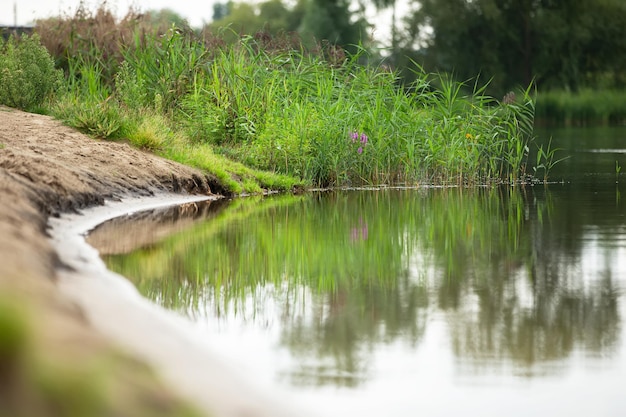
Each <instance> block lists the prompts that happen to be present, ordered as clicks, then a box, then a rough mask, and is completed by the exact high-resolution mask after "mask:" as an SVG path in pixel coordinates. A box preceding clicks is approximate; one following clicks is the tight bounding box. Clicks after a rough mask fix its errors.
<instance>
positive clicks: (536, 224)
mask: <svg viewBox="0 0 626 417" xmlns="http://www.w3.org/2000/svg"><path fill="white" fill-rule="evenodd" d="M540 134H541V135H542V137H547V136H548V134H547V133H545V132H543V133H540ZM550 134H552V135H553V137H554V140H553V146H558V147H562V148H564V149H565V151H564V153H563V154H568V155H571V158H570V159H568V160H566V161H564V162H563V163H561V164H560V165H559V166H558V167H557V168H555V170H554V171H553V173H552V176H551V177H552V179H553V180H556V181H557V183H554V184H550V185H549V186H548V187H544V186H534V187H526V188H502V189H497V188H496V189H483V188H479V189H474V190H467V189H437V188H433V189H420V190H382V191H374V190H372V191H350V192H332V193H331V192H329V193H316V194H312V195H306V196H282V197H273V198H249V199H237V200H234V201H232V202H219V203H215V202H213V203H209V204H205V205H186V206H183V207H180V208H176V209H170V210H168V211H166V212H158V213H147V214H143V215H142V216H141V219H139V220H133V222H134V223H135V224H138V225H139V226H138V227H139V229H140V230H142V231H143V232H142V233H132V232H131V233H129V227H131V225H130V224H129V223H128V222H127V221H125V220H118V221H116V222H112V223H109V224H107V225H105V226H103V227H102V228H100V230H98V231H96V232H95V233H94V235H93V236H92V240H93V241H94V242H95V243H94V244H96V245H98V241H100V242H103V241H104V239H105V238H101V236H105V237H107V236H108V238H109V240H113V241H114V242H118V241H121V239H117V238H116V237H115V236H117V235H124V236H129V235H132V236H139V235H148V236H143V237H142V238H141V239H140V240H141V242H138V243H136V244H141V245H142V247H141V248H139V249H137V250H135V251H133V252H132V253H130V254H127V255H121V254H116V252H119V251H122V246H120V248H116V247H115V245H110V244H107V245H104V244H102V243H100V245H101V247H103V245H104V246H106V248H105V249H104V252H107V253H109V255H107V256H105V260H106V262H107V264H108V266H109V267H110V268H111V269H112V270H115V271H118V272H120V273H122V274H123V275H125V276H127V277H128V278H129V279H130V280H132V281H133V282H134V283H135V284H136V285H137V287H138V288H139V290H140V291H141V292H142V293H143V294H145V295H146V296H147V297H149V298H151V299H153V300H155V301H156V302H157V303H160V304H162V305H164V306H166V307H168V308H171V309H173V310H176V311H178V312H179V313H180V314H183V315H186V316H188V317H189V318H190V319H191V320H193V321H195V322H196V323H197V324H198V326H199V327H200V328H201V329H202V331H203V332H206V333H207V334H208V335H209V337H211V338H212V340H213V341H214V344H215V346H217V347H218V348H219V349H221V350H222V351H223V352H226V354H227V355H230V356H231V357H232V358H233V359H234V360H235V361H236V362H237V363H239V364H240V365H241V367H242V368H243V369H246V370H247V372H249V373H253V374H254V375H255V377H256V378H257V379H258V380H260V381H263V382H264V383H267V384H271V385H272V386H275V387H276V390H278V391H282V392H284V393H285V395H288V396H289V397H290V398H293V399H294V400H295V401H299V402H300V403H304V404H310V408H311V409H313V410H317V411H318V414H319V415H320V416H359V417H361V416H372V417H374V416H376V417H379V416H398V417H404V416H416V415H428V416H456V415H461V414H466V415H467V414H469V415H481V416H502V415H509V416H511V415H512V416H528V415H541V416H552V415H566V414H565V413H567V415H570V416H588V415H594V416H623V415H626V396H625V395H624V381H626V343H625V342H626V340H625V339H626V336H625V335H626V332H625V331H624V323H623V321H624V318H625V317H626V298H625V296H624V293H625V291H626V202H625V199H626V174H624V173H622V175H621V176H619V177H617V176H616V168H615V167H616V165H615V162H616V161H618V164H619V165H620V166H623V167H624V171H626V129H625V128H614V129H595V130H594V129H585V130H559V131H552V132H550ZM616 180H617V181H618V183H616ZM171 227H174V228H177V229H180V230H179V231H178V232H177V233H174V234H170V235H169V236H168V237H166V238H164V239H160V240H158V241H157V240H155V239H154V238H153V237H150V236H152V235H160V234H161V231H162V230H168V229H169V228H171ZM146 230H147V231H149V232H150V233H146ZM151 233H152V235H151ZM111 237H113V239H111Z"/></svg>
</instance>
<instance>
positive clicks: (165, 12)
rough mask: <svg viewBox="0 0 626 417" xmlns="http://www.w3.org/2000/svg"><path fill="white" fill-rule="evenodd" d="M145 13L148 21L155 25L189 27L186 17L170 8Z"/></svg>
mask: <svg viewBox="0 0 626 417" xmlns="http://www.w3.org/2000/svg"><path fill="white" fill-rule="evenodd" d="M146 15H147V16H148V21H149V22H150V23H151V24H152V25H153V26H156V27H171V26H172V25H174V26H176V27H179V28H186V27H189V22H187V19H185V18H184V17H182V16H181V15H179V14H178V13H176V12H175V11H173V10H172V9H167V8H165V9H160V10H150V11H148V12H147V13H146Z"/></svg>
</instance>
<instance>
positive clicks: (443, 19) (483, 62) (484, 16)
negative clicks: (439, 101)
mask: <svg viewBox="0 0 626 417" xmlns="http://www.w3.org/2000/svg"><path fill="white" fill-rule="evenodd" d="M420 6H421V7H420V8H417V9H416V11H415V12H414V13H413V14H412V15H410V16H409V17H408V18H407V19H406V20H405V23H406V29H407V33H406V35H407V38H406V39H405V41H404V42H405V44H406V45H407V49H408V50H409V53H411V54H412V55H413V56H414V58H415V59H418V60H419V61H420V62H422V63H423V64H424V65H425V66H426V67H427V68H429V69H431V70H433V69H437V70H439V71H445V72H454V74H455V75H456V76H458V77H459V78H460V79H467V78H470V77H473V76H474V75H476V74H479V73H480V74H485V75H486V76H487V77H490V78H492V79H493V81H492V83H491V88H492V91H494V92H495V93H497V94H498V95H499V94H504V93H505V92H506V91H507V90H509V89H511V88H513V87H514V86H518V85H528V84H529V83H530V82H531V81H533V80H534V81H535V82H536V84H537V85H538V87H539V89H540V90H543V89H548V88H556V89H565V90H572V91H577V90H578V89H580V88H584V87H588V88H607V87H609V88H610V87H623V86H624V85H626V58H624V57H625V56H626V26H624V24H623V22H624V21H626V3H624V1H623V0H576V1H556V2H555V1H550V2H547V1H518V2H510V1H505V0H475V1H459V0H422V1H420ZM415 42H421V43H422V44H425V46H426V47H425V48H424V49H423V50H421V51H419V54H415V53H414V52H413V51H412V49H413V47H412V45H414V44H415Z"/></svg>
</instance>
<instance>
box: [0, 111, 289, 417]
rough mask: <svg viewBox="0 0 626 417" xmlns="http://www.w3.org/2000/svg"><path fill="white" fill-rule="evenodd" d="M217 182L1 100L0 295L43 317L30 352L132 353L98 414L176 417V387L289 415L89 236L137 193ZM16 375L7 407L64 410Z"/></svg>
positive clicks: (77, 358) (209, 399)
mask: <svg viewBox="0 0 626 417" xmlns="http://www.w3.org/2000/svg"><path fill="white" fill-rule="evenodd" d="M216 186H217V185H216V183H215V181H214V179H213V178H211V177H209V176H207V175H205V174H204V173H202V172H200V171H197V170H194V169H191V168H189V167H185V166H182V165H180V164H176V163H174V162H171V161H167V160H164V159H162V158H158V157H155V156H154V155H151V154H148V153H145V152H141V151H139V150H137V149H134V148H131V147H130V146H128V145H126V144H123V143H112V142H106V141H98V140H94V139H90V138H88V137H86V136H84V135H82V134H80V133H78V132H76V131H74V130H73V129H70V128H68V127H65V126H63V125H62V124H61V123H59V122H58V121H55V120H53V119H52V118H50V117H47V116H41V115H34V114H28V113H23V112H19V111H14V110H10V109H7V108H1V107H0V196H1V197H0V198H1V204H0V294H1V295H2V296H3V297H4V298H5V299H11V300H18V302H19V304H20V305H23V306H24V307H25V308H27V309H28V310H29V312H30V313H31V314H29V316H30V317H39V318H40V319H39V320H35V321H34V324H33V326H34V329H33V331H34V333H35V334H34V335H33V337H32V340H33V343H34V344H35V346H34V347H33V349H34V350H36V351H37V352H38V355H40V356H42V357H44V358H45V359H46V361H47V362H50V363H54V364H55V367H56V366H61V364H62V365H63V366H64V367H65V368H67V369H82V368H86V367H89V366H90V364H93V363H94V362H98V360H99V358H101V357H103V356H106V357H108V356H110V355H111V352H117V351H120V350H121V351H123V352H126V354H125V355H126V356H124V358H120V359H119V361H121V363H123V364H124V366H118V367H112V366H111V367H110V368H115V369H111V370H110V371H109V373H111V374H112V378H113V381H114V383H113V384H112V385H113V386H112V387H111V388H110V389H109V390H107V393H109V394H110V395H111V397H110V398H109V403H108V404H106V407H105V411H104V412H103V413H102V414H101V415H115V416H137V415H150V416H171V415H173V414H172V410H175V409H176V407H174V406H173V405H172V404H175V403H176V401H177V400H176V399H175V398H176V395H172V394H171V393H172V392H174V393H176V392H178V393H180V394H181V395H182V396H183V397H184V398H187V399H192V400H193V401H194V402H195V403H196V404H197V405H198V406H199V407H200V408H201V409H202V410H203V411H204V412H205V413H206V414H207V415H208V410H212V411H214V415H215V416H217V417H219V416H221V415H224V416H231V415H232V416H235V415H237V416H256V415H259V416H264V415H280V414H279V413H278V410H277V409H274V408H273V407H272V406H270V405H269V404H270V402H266V398H264V397H263V395H262V394H259V391H257V390H256V388H255V387H252V386H251V385H250V386H248V385H247V383H244V382H242V381H243V380H240V379H238V377H236V375H235V373H232V374H231V373H230V370H229V369H228V366H227V365H224V364H223V363H221V362H220V361H219V360H218V359H217V358H216V357H214V356H212V354H211V352H210V349H207V344H206V343H205V341H203V340H200V339H199V338H198V337H196V336H194V335H193V332H190V331H187V330H186V329H185V327H188V326H187V325H185V324H184V323H183V322H182V321H181V320H179V319H177V318H175V317H174V316H172V315H170V314H168V313H166V312H164V311H162V310H160V309H158V308H156V307H155V306H153V305H151V304H150V303H148V302H146V301H145V300H143V299H142V298H141V297H140V296H139V295H138V294H137V292H136V291H135V290H134V288H133V287H132V286H130V284H128V283H127V282H126V281H125V280H124V279H123V278H121V277H119V276H116V275H114V274H111V273H108V272H107V271H106V270H105V269H103V266H102V264H101V263H100V260H99V259H98V258H97V254H96V253H95V252H94V251H93V249H89V247H87V246H85V244H84V241H83V240H82V236H81V234H82V233H83V232H85V231H86V230H88V229H89V228H91V227H93V224H94V222H95V223H98V222H100V221H101V220H102V219H103V218H108V217H110V216H113V215H116V214H118V213H120V212H122V211H128V210H133V209H134V208H133V206H128V205H125V204H126V203H127V202H129V200H128V199H129V198H131V197H132V198H133V204H135V203H137V201H143V202H141V203H137V204H144V207H147V206H146V204H171V203H172V202H174V200H177V199H178V198H180V197H181V196H183V197H184V198H185V199H186V198H197V197H196V196H197V195H202V196H204V198H206V197H207V196H211V195H212V193H211V189H212V188H214V187H216ZM214 189H216V188H214ZM172 193H175V194H177V195H174V196H172ZM165 194H169V196H168V197H164V195H165ZM155 196H156V197H155ZM192 196H193V197H192ZM138 197H142V198H144V199H143V200H141V199H139V200H137V198H138ZM120 200H123V201H124V203H121V205H117V206H116V205H112V202H115V201H120ZM105 201H106V202H107V205H105V206H103V207H102V205H103V204H104V203H105ZM97 206H100V208H99V209H94V211H93V212H91V211H90V212H89V214H88V215H82V216H80V215H76V213H77V212H78V211H84V210H85V209H87V208H93V207H97ZM98 210H102V211H103V212H102V213H105V214H102V213H101V214H99V215H98V214H95V213H97V212H98ZM67 213H74V214H73V215H71V216H68V215H67ZM59 216H60V217H59ZM98 216H100V217H98ZM49 224H52V225H53V228H52V229H50V228H49ZM50 230H52V234H51V232H50ZM68 265H71V266H72V268H67V266H68ZM139 329H141V331H140V330H139ZM153 337H154V339H153ZM116 355H117V354H116ZM176 355H181V356H176ZM116 357H117V356H116ZM142 361H143V362H147V363H148V364H150V365H152V366H153V368H154V369H155V371H156V373H157V375H158V376H160V377H162V380H163V382H164V388H163V387H162V386H161V385H160V384H158V383H156V382H146V379H145V378H144V377H143V376H142V377H141V378H140V380H138V378H139V377H138V375H139V374H143V373H145V372H143V371H139V370H138V369H144V368H143V367H140V366H139V367H138V366H135V365H136V364H137V363H138V362H142ZM161 365H162V367H161ZM65 368H64V369H65ZM211 378H212V379H211ZM16 379H19V378H18V377H16V376H15V375H13V373H2V372H0V382H2V383H1V384H0V411H2V412H4V413H7V412H8V413H9V414H7V415H33V416H35V415H51V416H52V415H57V414H55V413H54V411H51V410H50V409H49V408H46V407H39V408H37V412H32V408H29V407H30V406H28V404H30V403H32V401H26V400H24V401H21V402H20V401H15V395H14V394H15V393H16V392H17V391H16V389H15V386H16V385H20V384H21V382H20V381H21V380H19V381H17V380H16ZM246 387H248V388H250V389H249V390H247V388H246ZM29 389H30V388H29V387H21V385H20V387H19V390H18V391H19V392H20V394H24V398H31V397H33V396H36V394H37V393H32V392H30V391H29ZM22 391H24V392H22ZM111 393H112V394H111ZM29 396H30V397H29ZM122 397H123V398H122ZM31 399H32V398H31ZM43 402H44V403H45V401H43ZM6 404H9V405H8V406H7V405H6ZM24 407H26V408H24ZM268 412H270V413H271V414H267V413H268ZM274 412H276V413H274Z"/></svg>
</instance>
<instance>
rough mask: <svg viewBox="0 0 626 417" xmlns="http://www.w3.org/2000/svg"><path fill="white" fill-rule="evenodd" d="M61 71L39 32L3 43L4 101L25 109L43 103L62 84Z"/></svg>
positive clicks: (0, 78) (0, 97) (0, 99)
mask: <svg viewBox="0 0 626 417" xmlns="http://www.w3.org/2000/svg"><path fill="white" fill-rule="evenodd" d="M61 80H62V74H61V71H59V70H56V69H55V68H54V61H53V60H52V58H51V57H50V54H49V53H48V51H47V50H46V48H44V47H43V46H42V45H41V42H40V39H39V36H38V35H33V36H27V35H24V36H22V37H21V38H19V39H18V38H16V37H13V36H12V37H11V38H9V40H8V42H7V43H6V44H1V43H0V104H4V105H7V106H10V107H16V108H18V109H22V110H31V111H32V110H36V109H38V108H40V107H41V105H42V104H43V102H44V100H46V98H48V97H49V96H50V95H51V94H52V93H53V92H54V91H55V90H56V89H57V88H58V87H59V86H60V84H61Z"/></svg>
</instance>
